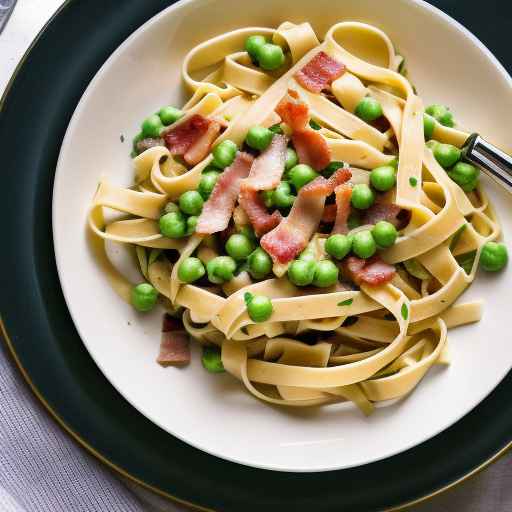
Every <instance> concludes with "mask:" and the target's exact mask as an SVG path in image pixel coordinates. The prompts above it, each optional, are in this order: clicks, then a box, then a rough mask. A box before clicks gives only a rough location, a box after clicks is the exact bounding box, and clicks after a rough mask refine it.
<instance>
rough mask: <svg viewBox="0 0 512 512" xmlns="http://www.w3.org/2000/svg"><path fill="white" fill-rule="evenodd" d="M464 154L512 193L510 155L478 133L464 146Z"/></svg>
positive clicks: (466, 158) (511, 158)
mask: <svg viewBox="0 0 512 512" xmlns="http://www.w3.org/2000/svg"><path fill="white" fill-rule="evenodd" d="M462 156H463V158H464V159H465V160H467V161H469V162H471V163H472V164H475V165H477V166H478V167H480V169H482V171H483V172H484V173H485V174H487V175H488V176H490V177H491V178H492V179H494V180H495V181H497V182H498V183H499V184H500V185H502V186H503V187H505V188H506V189H507V190H508V191H509V192H511V193H512V157H511V156H510V155H507V154H506V153H504V152H503V151H501V149H498V148H497V147H496V146H494V145H493V144H491V143H490V142H487V141H486V140H484V139H482V137H480V135H478V133H473V134H472V135H470V136H469V137H468V138H467V140H466V142H465V143H464V146H463V147H462Z"/></svg>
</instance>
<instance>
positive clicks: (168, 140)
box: [162, 114, 214, 155]
mask: <svg viewBox="0 0 512 512" xmlns="http://www.w3.org/2000/svg"><path fill="white" fill-rule="evenodd" d="M213 122H214V121H211V120H209V119H206V117H203V116H201V115H199V114H194V115H193V116H191V117H189V118H188V119H186V120H185V121H183V122H182V123H179V124H178V125H177V126H175V127H173V128H171V129H170V130H168V131H167V132H165V133H164V134H163V135H162V137H163V139H164V142H165V145H166V146H167V148H168V149H169V151H170V152H171V154H173V155H185V154H186V153H187V151H188V150H189V149H190V148H191V147H192V146H193V145H194V144H195V143H196V142H197V141H198V140H199V139H201V137H202V136H203V135H204V134H205V133H206V132H207V131H208V127H209V126H210V124H211V123H213Z"/></svg>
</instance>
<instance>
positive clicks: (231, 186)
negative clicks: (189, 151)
mask: <svg viewBox="0 0 512 512" xmlns="http://www.w3.org/2000/svg"><path fill="white" fill-rule="evenodd" d="M253 160H254V158H253V157H252V156H251V155H249V154H247V153H242V152H240V151H239V152H238V153H237V155H236V157H235V160H234V162H233V163H232V164H231V165H230V166H229V167H227V168H226V169H225V170H224V172H223V173H222V174H221V176H220V177H219V179H218V180H217V183H216V185H215V188H214V189H213V192H212V193H211V195H210V197H209V198H208V201H206V203H205V204H204V206H203V211H202V212H201V215H200V216H199V219H198V221H197V227H196V232H197V233H199V234H212V233H217V232H219V231H223V230H224V229H226V228H227V227H228V224H229V219H230V218H231V215H232V213H233V210H234V208H235V203H236V200H237V197H238V194H239V193H240V185H241V183H242V180H243V179H244V178H246V177H247V176H248V174H249V171H250V169H251V165H252V163H253Z"/></svg>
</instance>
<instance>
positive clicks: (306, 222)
mask: <svg viewBox="0 0 512 512" xmlns="http://www.w3.org/2000/svg"><path fill="white" fill-rule="evenodd" d="M350 177H351V172H350V171H349V170H348V169H338V170H337V171H336V172H335V173H334V174H333V175H332V176H331V177H330V178H329V179H328V180H326V179H325V178H324V177H322V176H319V177H318V178H316V179H315V180H313V181H312V182H311V183H308V184H307V185H305V186H304V187H302V188H301V189H300V191H299V195H298V196H297V199H296V200H295V202H294V203H293V206H292V209H291V211H290V214H289V215H288V217H286V218H285V219H283V221H282V222H281V223H280V224H279V226H277V227H276V228H274V229H273V230H272V231H270V232H269V233H267V234H266V235H264V236H263V237H262V238H261V242H260V244H261V246H262V247H263V249H265V251H267V252H268V253H269V254H270V256H271V257H272V260H273V261H274V263H282V264H284V263H288V262H289V261H291V260H292V259H293V258H295V257H296V256H297V255H298V254H299V253H300V252H301V251H302V250H304V249H305V247H306V245H307V244H308V242H309V239H310V238H311V237H312V236H313V234H314V233H315V231H316V229H317V228H318V224H319V223H320V220H321V218H322V213H323V211H324V205H325V198H326V197H327V196H328V195H330V194H332V192H333V191H334V189H335V188H336V187H337V186H338V185H341V184H342V183H345V182H347V181H348V180H349V179H350Z"/></svg>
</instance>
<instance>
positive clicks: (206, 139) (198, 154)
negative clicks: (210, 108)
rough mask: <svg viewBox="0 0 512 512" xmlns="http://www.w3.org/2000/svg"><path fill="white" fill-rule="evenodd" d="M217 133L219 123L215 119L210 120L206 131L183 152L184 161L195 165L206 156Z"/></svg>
mask: <svg viewBox="0 0 512 512" xmlns="http://www.w3.org/2000/svg"><path fill="white" fill-rule="evenodd" d="M219 133H220V124H219V123H217V122H216V121H210V124H209V125H208V128H207V129H206V132H205V133H204V134H203V135H201V137H200V138H199V139H197V141H196V142H194V143H193V144H192V146H190V147H189V149H188V150H187V152H186V153H185V155H184V157H183V158H184V159H185V162H187V164H189V165H196V164H198V163H199V162H201V161H202V160H204V159H205V158H206V157H207V156H208V153H209V152H210V148H211V146H212V144H213V141H214V140H215V139H216V138H217V137H218V136H219Z"/></svg>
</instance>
